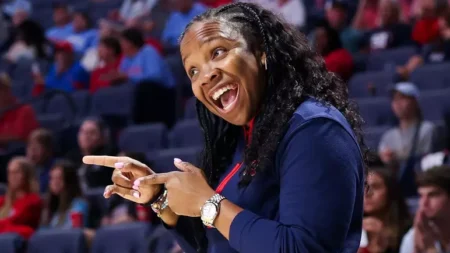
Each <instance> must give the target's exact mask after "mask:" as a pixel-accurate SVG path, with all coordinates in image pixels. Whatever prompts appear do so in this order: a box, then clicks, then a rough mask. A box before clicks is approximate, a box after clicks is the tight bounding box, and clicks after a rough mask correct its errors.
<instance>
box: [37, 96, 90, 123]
mask: <svg viewBox="0 0 450 253" xmlns="http://www.w3.org/2000/svg"><path fill="white" fill-rule="evenodd" d="M68 99H72V101H73V105H74V107H75V108H74V109H73V110H72V108H71V106H70V102H69V101H68ZM68 99H67V98H66V97H65V96H64V95H55V96H54V97H52V98H51V99H50V101H48V104H47V106H46V108H45V110H46V111H45V113H55V114H56V113H60V114H62V115H63V117H64V118H65V119H66V120H73V119H74V118H81V117H84V116H86V112H87V108H88V104H89V93H88V92H87V91H77V92H74V93H72V94H70V95H69V97H68Z"/></svg>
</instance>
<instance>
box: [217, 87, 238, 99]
mask: <svg viewBox="0 0 450 253" xmlns="http://www.w3.org/2000/svg"><path fill="white" fill-rule="evenodd" d="M234 89H236V87H235V86H234V85H231V84H229V85H227V86H225V87H223V88H221V89H219V90H216V92H214V94H213V95H212V98H213V99H214V100H217V99H219V98H220V96H222V95H223V93H225V92H227V91H229V90H234Z"/></svg>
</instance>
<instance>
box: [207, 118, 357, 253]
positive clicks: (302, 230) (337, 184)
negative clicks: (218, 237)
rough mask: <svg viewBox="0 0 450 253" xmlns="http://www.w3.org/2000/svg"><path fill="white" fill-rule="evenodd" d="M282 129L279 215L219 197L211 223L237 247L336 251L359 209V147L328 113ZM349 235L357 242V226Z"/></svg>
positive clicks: (239, 248)
mask: <svg viewBox="0 0 450 253" xmlns="http://www.w3.org/2000/svg"><path fill="white" fill-rule="evenodd" d="M288 134H290V140H289V142H288V143H287V145H286V146H285V147H284V150H282V153H279V155H281V156H280V159H281V160H280V165H281V168H280V180H281V182H280V185H281V189H280V202H279V219H278V220H277V221H275V220H269V219H266V218H264V217H261V216H259V215H257V214H255V213H252V212H250V211H247V210H242V209H241V208H239V207H237V206H236V205H234V204H233V203H231V202H229V201H223V202H222V205H221V209H220V213H219V215H218V217H217V219H216V221H215V226H216V228H217V229H218V230H219V231H220V232H221V233H222V234H223V235H224V236H225V237H227V238H228V239H229V241H230V244H231V246H232V247H233V248H234V249H235V250H237V251H239V252H263V253H265V252H302V253H305V252H336V251H340V250H342V247H343V246H344V240H345V238H346V237H348V236H351V235H349V230H350V223H351V222H352V219H353V216H354V215H355V216H356V217H358V212H360V213H359V215H360V216H361V217H359V218H362V213H361V212H362V200H363V199H362V198H363V179H362V177H363V171H362V160H361V158H360V154H359V148H358V146H357V145H356V143H355V142H354V141H353V138H352V137H351V136H350V135H349V134H348V133H347V132H346V131H345V130H344V128H343V127H341V126H340V125H339V124H338V123H336V122H334V121H332V120H328V119H313V120H311V121H309V122H307V123H305V124H303V125H302V126H300V127H298V128H297V129H296V130H294V131H292V132H291V133H288ZM281 148H283V147H281ZM355 205H358V206H356V207H355ZM355 224H358V223H355ZM359 224H360V223H359ZM353 229H354V230H357V231H360V228H353ZM355 236H358V238H356V239H355V241H356V242H357V244H358V245H359V236H360V232H359V234H356V235H355ZM356 248H357V247H356Z"/></svg>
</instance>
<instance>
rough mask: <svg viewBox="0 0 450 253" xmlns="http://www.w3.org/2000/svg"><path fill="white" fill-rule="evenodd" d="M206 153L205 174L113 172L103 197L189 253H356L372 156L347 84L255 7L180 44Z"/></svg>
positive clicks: (137, 167)
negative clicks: (150, 218)
mask: <svg viewBox="0 0 450 253" xmlns="http://www.w3.org/2000/svg"><path fill="white" fill-rule="evenodd" d="M180 47H181V55H182V59H183V64H184V67H185V70H186V73H187V74H188V76H189V78H190V80H191V82H192V89H193V91H194V94H195V96H196V97H197V113H198V116H199V121H200V124H201V127H202V129H203V132H204V137H205V138H204V139H205V147H204V152H203V155H202V162H201V166H200V168H197V167H194V166H193V165H191V164H188V163H185V162H183V161H181V160H180V159H177V158H175V159H174V165H175V166H176V167H177V168H178V169H179V170H180V171H176V172H170V173H164V174H155V173H154V172H153V171H151V170H150V168H148V167H147V166H145V165H143V164H141V163H139V162H138V161H135V160H132V159H129V158H123V157H122V158H121V157H85V158H84V162H85V163H88V164H97V165H105V166H109V167H113V168H115V172H114V176H113V182H114V184H113V185H110V186H108V187H107V188H106V190H105V197H109V196H111V194H119V195H121V196H122V197H124V198H127V199H129V200H132V201H135V202H138V203H149V204H151V206H152V208H153V210H154V211H155V212H156V213H157V214H158V216H160V217H161V219H162V220H163V222H164V224H165V225H166V227H167V228H168V229H169V230H170V231H171V232H172V233H173V234H174V235H175V236H176V238H177V241H178V242H179V244H180V245H181V247H182V248H183V250H184V251H185V252H187V253H190V252H209V253H231V252H241V253H250V252H258V253H266V252H267V253H273V252H290V253H292V252H302V253H305V252H345V253H351V252H356V251H357V250H358V247H359V243H360V237H361V226H362V209H363V195H364V180H365V177H364V168H365V163H364V157H365V155H364V154H365V151H364V150H365V148H364V144H363V141H362V138H361V130H360V125H361V119H360V117H359V115H358V113H357V112H355V110H354V109H353V108H352V107H351V106H350V104H349V101H348V97H347V89H346V87H345V85H344V84H343V83H342V82H341V81H340V80H339V79H338V78H336V76H334V75H333V74H331V73H329V72H328V71H327V70H326V68H325V65H324V62H323V60H318V57H317V56H318V55H317V54H316V53H315V52H313V51H312V50H311V49H310V48H309V46H308V43H307V41H306V39H305V37H304V36H303V35H302V34H300V33H299V32H297V31H296V30H295V29H293V28H292V27H290V26H288V25H286V24H285V23H284V22H283V21H281V20H280V19H279V18H278V17H277V16H275V15H274V14H272V13H271V12H268V11H267V10H264V9H262V8H260V7H258V6H256V5H252V4H245V3H235V4H231V5H227V6H224V7H221V8H218V9H212V10H209V11H207V12H206V13H204V14H202V15H200V16H198V17H196V18H195V19H194V20H193V21H192V22H191V23H190V24H189V25H188V26H187V28H186V30H185V33H184V34H183V35H182V37H181V42H180Z"/></svg>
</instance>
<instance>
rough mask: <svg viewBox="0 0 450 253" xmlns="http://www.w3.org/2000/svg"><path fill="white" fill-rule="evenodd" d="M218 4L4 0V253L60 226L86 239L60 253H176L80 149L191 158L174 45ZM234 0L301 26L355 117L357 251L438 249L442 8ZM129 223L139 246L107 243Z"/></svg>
mask: <svg viewBox="0 0 450 253" xmlns="http://www.w3.org/2000/svg"><path fill="white" fill-rule="evenodd" d="M231 2H234V1H233V0H197V1H194V0H164V1H162V0H161V1H159V0H123V1H121V0H118V1H113V0H76V1H71V0H56V1H48V0H8V1H2V3H1V8H2V10H3V13H2V15H1V16H0V52H1V55H2V59H1V61H0V70H1V74H0V182H1V183H3V184H4V185H3V186H1V187H0V194H1V197H0V251H1V252H21V251H20V250H23V248H20V247H22V246H23V245H25V247H28V249H29V251H28V252H45V243H41V244H40V243H39V242H45V240H46V239H45V238H47V237H48V238H52V239H51V240H52V241H54V244H53V243H52V245H50V246H47V247H60V246H61V245H65V244H64V243H65V242H67V241H72V242H73V241H76V240H74V239H73V238H75V237H58V236H68V235H67V234H64V232H61V231H78V232H74V233H75V234H71V236H81V237H82V238H84V239H83V240H82V243H81V244H83V245H82V246H79V247H80V248H77V247H78V246H77V247H71V250H72V251H70V252H85V251H84V250H85V249H84V248H83V247H84V246H87V247H90V248H91V249H92V251H93V252H106V251H108V252H125V251H124V249H125V248H126V247H128V248H127V250H130V248H135V247H138V246H136V245H141V244H143V245H144V244H145V245H144V246H142V247H144V248H146V249H147V252H157V253H159V252H161V253H162V252H171V253H178V252H182V250H181V249H180V248H179V246H178V245H177V244H176V243H175V242H174V241H173V240H172V238H171V237H170V235H169V234H167V233H166V231H165V229H164V228H163V227H162V226H160V224H159V223H160V222H159V221H158V219H157V218H156V216H155V215H154V214H153V213H152V212H151V211H150V209H149V208H146V207H143V206H140V205H137V204H134V203H131V202H128V201H125V200H123V199H122V198H120V197H119V196H113V197H112V198H111V199H108V200H105V199H104V198H103V189H104V187H105V186H106V185H108V184H110V183H111V175H112V174H111V173H112V170H111V169H110V168H106V167H99V166H90V165H89V166H88V165H84V164H82V162H81V158H82V157H83V156H85V155H125V156H129V157H132V158H135V159H137V160H139V161H142V162H144V163H146V164H148V165H149V166H151V167H152V168H153V169H154V170H155V171H157V172H163V171H168V170H171V169H170V168H168V167H167V166H171V163H170V161H171V160H172V159H173V157H182V158H183V160H187V161H190V159H191V158H192V159H191V161H192V162H193V163H195V157H196V155H197V154H198V151H199V150H200V148H201V145H202V136H201V131H200V130H199V126H198V122H197V120H196V117H195V100H194V99H193V98H191V96H192V92H191V91H190V83H189V80H188V79H187V77H186V75H185V73H184V72H185V71H184V68H183V66H182V63H181V59H180V54H179V45H178V44H179V40H178V39H179V37H180V35H181V33H182V32H183V30H184V28H185V26H186V25H187V24H188V23H189V22H190V21H191V20H192V19H193V18H194V17H195V16H196V15H199V14H201V13H203V12H204V11H206V10H207V9H208V8H215V7H219V6H222V5H225V4H228V3H231ZM245 2H253V3H257V4H260V5H262V6H264V7H265V8H267V9H269V10H271V11H273V12H275V13H278V14H279V15H280V16H281V17H282V18H283V19H284V20H285V21H286V22H287V23H289V24H290V25H292V26H294V27H295V28H297V29H298V30H300V31H302V32H303V33H304V34H305V36H306V37H307V38H308V40H309V42H310V46H311V47H312V48H313V49H314V50H315V51H316V52H317V60H318V61H323V62H324V64H325V66H326V68H327V69H328V70H329V71H330V72H333V73H335V74H336V75H337V76H339V77H340V78H341V79H343V80H345V81H346V83H347V85H348V89H349V95H350V97H351V98H352V100H353V101H354V102H355V104H356V106H358V107H359V109H360V112H361V115H362V117H363V119H364V120H365V122H366V123H365V125H364V133H365V137H366V144H367V146H368V147H369V148H370V152H369V153H370V155H371V156H373V159H372V160H371V163H370V164H369V165H368V167H369V174H368V175H367V184H368V190H367V192H366V193H365V200H364V214H365V218H364V220H363V233H362V239H361V246H360V252H359V253H381V252H384V253H393V252H395V253H397V252H400V253H422V252H439V253H447V252H450V167H449V165H448V164H450V154H449V153H448V152H447V149H448V148H449V144H450V143H449V140H448V136H449V135H448V132H449V131H448V129H450V125H449V124H450V114H449V112H450V102H448V101H450V100H449V99H448V96H450V8H449V5H450V1H447V0H359V1H352V0H245ZM55 92H56V93H55ZM61 101H62V102H61ZM72 107H74V108H75V109H76V110H75V111H74V110H72V109H70V108H72ZM67 108H69V109H67ZM180 108H181V109H180ZM49 112H51V113H49ZM184 157H186V159H185V158H184ZM167 160H169V163H168V162H167ZM168 164H169V165H168ZM172 167H173V166H172ZM330 215H334V214H330ZM124 224H125V225H124ZM127 224H128V227H127V226H126V225H127ZM141 225H145V227H144V228H143V227H142V226H141ZM113 227H119V228H121V229H122V230H120V229H119V230H114V229H112V228H113ZM133 229H134V230H133ZM52 231H57V232H52ZM115 231H119V232H118V233H119V234H117V233H116V234H114V232H115ZM133 231H138V232H139V233H140V236H142V240H140V241H139V242H135V241H134V240H135V239H130V240H128V239H127V240H128V241H127V240H125V239H123V240H121V239H119V240H114V238H116V239H117V238H122V237H123V238H128V237H127V236H130V237H131V236H132V235H133V233H134V232H133ZM142 231H144V232H142ZM10 233H15V234H17V235H19V237H18V238H19V239H18V238H17V237H6V235H9V234H10ZM76 233H79V234H76ZM108 233H111V234H110V235H112V238H109V237H105V235H106V234H108ZM144 235H145V237H144ZM114 236H115V237H114ZM58 238H62V239H58ZM77 238H78V237H77ZM102 238H103V239H102ZM104 238H107V239H106V241H105V239H104ZM139 238H140V237H139ZM11 240H13V243H12V244H8V243H10V242H11ZM17 240H19V241H21V242H25V243H20V244H18V243H17ZM27 240H29V243H28V244H27V243H26V241H27ZM136 240H137V239H136ZM123 241H126V243H128V244H129V246H120V243H121V242H123ZM43 244H44V246H42V245H43ZM105 244H110V245H112V246H109V247H110V248H107V247H106V246H105ZM8 245H9V246H8ZM11 245H14V246H11ZM18 245H19V246H18ZM20 245H22V246H20ZM71 245H72V244H71ZM130 245H131V246H130ZM2 247H3V248H2ZM8 247H9V248H8ZM39 247H41V248H39ZM42 247H44V248H42ZM61 247H63V246H61ZM64 247H65V246H64ZM102 247H103V248H102ZM124 247H125V248H124ZM139 247H141V246H139ZM33 249H34V250H35V251H33ZM100 249H103V250H105V249H108V250H106V251H101V250H100ZM8 250H9V251H8ZM114 250H116V251H114ZM118 250H122V251H118ZM68 252H69V251H68ZM127 252H131V251H127Z"/></svg>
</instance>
